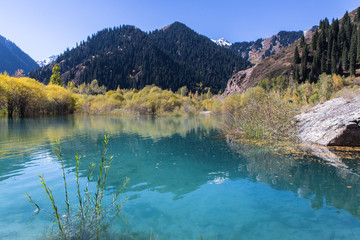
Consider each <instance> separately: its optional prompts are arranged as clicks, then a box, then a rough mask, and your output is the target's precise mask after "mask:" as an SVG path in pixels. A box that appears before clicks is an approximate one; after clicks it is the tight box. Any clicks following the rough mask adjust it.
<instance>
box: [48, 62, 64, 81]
mask: <svg viewBox="0 0 360 240" xmlns="http://www.w3.org/2000/svg"><path fill="white" fill-rule="evenodd" d="M50 83H51V84H54V85H59V86H62V85H63V80H62V78H61V75H60V65H59V64H55V66H54V67H53V69H52V75H51V77H50Z"/></svg>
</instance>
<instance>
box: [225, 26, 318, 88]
mask: <svg viewBox="0 0 360 240" xmlns="http://www.w3.org/2000/svg"><path fill="white" fill-rule="evenodd" d="M316 29H317V26H314V27H312V28H311V29H309V30H307V31H305V32H302V31H299V32H293V33H294V34H291V35H292V36H297V34H301V35H300V36H303V34H304V33H305V34H306V35H304V36H305V41H306V42H308V43H309V42H310V41H311V37H312V34H313V33H314V32H315V31H316ZM280 33H281V32H280ZM280 33H279V34H277V35H278V36H277V35H274V36H277V37H276V38H275V39H278V38H279V36H282V34H280ZM295 33H296V34H295ZM274 36H273V37H274ZM273 37H271V38H273ZM285 39H289V38H282V41H280V40H277V46H278V47H276V48H273V49H277V50H276V51H275V53H274V54H273V55H271V56H270V57H265V58H264V59H262V60H258V61H257V63H256V64H255V65H254V66H252V67H251V68H248V69H245V70H241V71H239V72H237V73H235V74H234V75H233V76H232V77H231V78H230V79H229V81H228V83H227V86H226V89H225V95H229V94H235V93H243V92H245V91H246V90H247V89H249V88H251V87H255V86H256V85H257V83H258V82H259V81H260V80H262V79H265V78H273V77H277V76H280V75H281V76H285V77H286V78H287V79H289V78H290V76H292V74H293V71H292V63H293V58H294V50H295V47H296V46H297V45H299V42H300V41H299V40H298V39H297V40H296V41H295V42H294V43H292V44H290V45H288V46H285V47H284V48H282V49H280V48H279V46H284V45H286V44H287V43H289V42H290V41H289V40H285ZM292 39H294V38H292ZM263 41H264V40H262V41H261V42H263ZM266 42H268V41H266ZM280 42H281V44H280ZM233 45H234V44H233ZM254 45H255V46H256V45H260V41H259V40H258V43H256V42H254ZM253 59H255V58H253Z"/></svg>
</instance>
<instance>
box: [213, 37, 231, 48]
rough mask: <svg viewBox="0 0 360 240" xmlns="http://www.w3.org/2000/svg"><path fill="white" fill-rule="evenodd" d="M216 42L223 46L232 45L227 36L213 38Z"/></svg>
mask: <svg viewBox="0 0 360 240" xmlns="http://www.w3.org/2000/svg"><path fill="white" fill-rule="evenodd" d="M211 41H213V42H214V43H216V44H217V45H219V46H221V47H230V46H231V45H232V43H231V42H229V41H227V40H226V39H225V38H220V39H218V40H214V39H211Z"/></svg>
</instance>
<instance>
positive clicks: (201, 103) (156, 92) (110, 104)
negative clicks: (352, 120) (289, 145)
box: [0, 73, 359, 140]
mask: <svg viewBox="0 0 360 240" xmlns="http://www.w3.org/2000/svg"><path fill="white" fill-rule="evenodd" d="M60 85H61V83H60ZM358 88H359V87H358V86H357V84H356V79H355V78H354V77H347V78H345V77H341V76H340V75H336V74H334V75H326V74H322V75H320V77H319V80H318V81H317V83H310V82H305V83H300V84H299V83H297V81H293V80H291V79H290V80H286V79H285V77H282V76H280V77H277V78H272V79H269V78H266V79H264V80H262V81H260V82H259V83H258V85H257V87H254V88H250V89H248V90H247V91H246V92H245V93H243V94H237V95H229V96H226V97H225V98H223V99H222V98H221V97H220V96H219V95H213V94H212V93H211V90H210V88H206V87H203V86H202V85H199V86H198V90H197V91H196V92H195V93H192V92H191V91H188V89H187V87H186V86H184V87H182V88H180V89H178V90H177V91H176V92H173V91H171V90H162V89H160V88H159V87H157V86H154V85H152V86H146V87H144V88H143V89H141V90H136V89H120V88H119V87H118V88H117V90H115V91H114V90H110V91H106V88H105V87H104V86H99V85H98V83H97V81H96V80H93V81H92V82H91V83H90V84H85V83H84V84H81V85H78V86H76V85H75V84H74V82H69V83H68V84H67V86H66V87H65V86H59V85H57V84H52V83H50V84H48V85H44V84H42V83H40V82H38V81H37V80H35V79H31V78H28V77H11V76H9V75H7V74H6V73H5V74H0V110H1V112H3V113H4V114H5V115H7V116H8V117H9V118H12V117H18V118H24V117H36V116H55V115H66V114H89V115H101V114H105V115H106V114H110V115H116V116H138V115H155V116H194V115H198V114H199V113H200V112H202V111H210V112H211V114H212V115H221V116H224V121H223V126H222V128H223V130H224V133H225V134H227V135H228V136H231V137H233V138H235V139H256V140H293V139H294V136H295V129H296V126H295V121H294V120H293V117H294V116H295V115H296V114H298V113H300V112H303V111H305V110H307V109H309V108H310V107H312V106H314V105H316V104H319V103H323V102H325V101H327V100H329V99H331V98H335V97H345V98H348V97H349V96H351V95H354V94H355V91H356V90H357V89H358ZM221 99H222V100H221Z"/></svg>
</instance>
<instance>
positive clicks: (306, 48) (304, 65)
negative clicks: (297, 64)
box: [301, 43, 309, 82]
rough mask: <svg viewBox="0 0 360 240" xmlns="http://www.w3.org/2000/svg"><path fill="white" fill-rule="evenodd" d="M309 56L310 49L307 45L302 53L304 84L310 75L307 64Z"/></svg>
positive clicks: (302, 78)
mask: <svg viewBox="0 0 360 240" xmlns="http://www.w3.org/2000/svg"><path fill="white" fill-rule="evenodd" d="M308 55H309V51H308V47H307V44H306V43H305V45H304V47H303V51H302V56H301V80H302V82H305V81H306V79H307V77H308V75H307V63H308V57H309V56H308Z"/></svg>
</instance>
